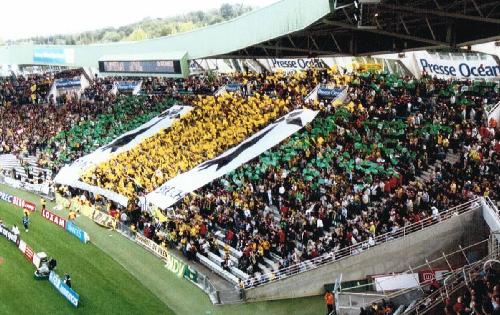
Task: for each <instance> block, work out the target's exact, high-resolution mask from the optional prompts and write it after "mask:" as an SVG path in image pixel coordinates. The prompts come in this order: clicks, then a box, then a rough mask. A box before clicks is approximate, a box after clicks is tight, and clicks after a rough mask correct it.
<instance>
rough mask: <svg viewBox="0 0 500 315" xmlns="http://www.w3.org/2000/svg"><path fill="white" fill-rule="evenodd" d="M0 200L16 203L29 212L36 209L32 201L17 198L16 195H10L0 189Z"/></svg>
mask: <svg viewBox="0 0 500 315" xmlns="http://www.w3.org/2000/svg"><path fill="white" fill-rule="evenodd" d="M0 200H3V201H6V202H8V203H11V204H13V205H16V206H18V207H20V208H23V209H26V210H28V211H30V212H35V211H36V205H35V204H34V203H32V202H29V201H26V200H23V199H21V198H18V197H16V196H12V195H11V194H8V193H6V192H3V191H0Z"/></svg>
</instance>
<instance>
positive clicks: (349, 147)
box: [0, 70, 500, 285]
mask: <svg viewBox="0 0 500 315" xmlns="http://www.w3.org/2000/svg"><path fill="white" fill-rule="evenodd" d="M32 80H33V79H32ZM28 81H29V79H26V82H28ZM332 81H334V82H335V83H336V84H337V85H348V92H347V99H346V101H345V102H343V103H342V104H340V103H338V102H337V103H333V102H330V101H329V100H320V101H317V102H305V101H304V97H305V96H306V95H307V94H308V93H309V92H310V91H312V89H313V88H314V87H315V86H316V85H317V84H318V83H320V82H323V83H326V82H332ZM112 83H113V82H112V80H110V79H98V80H96V81H94V82H92V83H91V86H90V88H89V89H87V90H86V91H85V92H84V93H83V96H82V98H81V99H80V100H78V101H74V102H73V101H72V102H69V103H66V104H64V105H61V106H57V105H54V104H50V103H49V104H43V105H38V98H37V97H35V99H36V100H37V101H36V102H35V103H36V105H35V104H33V101H32V100H33V99H31V102H30V101H29V100H30V98H29V97H28V98H27V99H23V98H22V97H21V98H19V97H17V98H16V100H15V101H12V98H11V99H10V100H9V101H8V102H6V103H5V104H6V106H3V107H2V108H0V111H1V115H2V120H1V123H2V126H1V127H2V131H1V134H0V140H1V145H2V148H1V150H2V152H13V153H21V152H28V153H29V154H35V153H37V152H38V153H39V152H41V151H42V149H43V148H45V150H43V152H44V153H43V154H42V155H41V161H42V163H45V165H51V166H53V167H58V166H60V165H62V164H63V163H69V162H71V161H73V160H75V159H76V158H78V157H80V156H82V155H83V154H86V153H89V152H91V151H92V150H93V149H95V148H97V147H98V146H100V145H102V144H105V143H107V142H109V141H110V140H111V139H112V138H113V137H115V136H117V135H119V134H121V133H123V132H126V131H128V130H130V129H132V128H135V127H134V126H138V125H139V124H140V123H142V122H144V121H146V120H147V119H150V118H151V115H155V114H156V113H158V112H161V110H162V109H164V108H166V107H167V106H169V105H170V104H171V103H168V104H167V103H163V102H162V101H163V99H164V97H165V96H169V97H174V98H176V99H177V100H179V101H180V102H183V103H185V104H189V105H193V106H194V109H193V111H192V112H191V113H189V114H187V115H186V116H185V117H184V118H183V119H182V120H180V121H179V122H178V123H177V124H175V125H174V126H173V127H172V128H170V129H169V130H166V131H162V132H161V133H159V134H157V135H155V136H153V137H151V138H149V139H147V141H145V142H143V143H141V144H140V145H139V146H138V147H136V148H134V149H132V150H130V151H128V152H125V153H122V154H120V155H117V156H115V157H114V158H113V159H112V160H110V161H108V162H106V163H104V164H101V165H99V166H98V167H97V168H96V169H92V170H90V171H89V172H88V173H87V174H85V176H84V177H83V179H84V180H85V181H86V182H88V183H90V184H93V185H96V186H99V187H103V188H107V189H110V190H114V191H116V192H119V193H121V194H123V195H125V196H127V197H129V198H130V200H132V201H135V200H136V197H137V193H138V189H137V187H136V186H137V185H140V187H141V188H142V189H140V191H142V192H150V191H152V190H154V189H155V188H156V187H158V186H159V185H161V184H162V183H164V182H165V181H167V180H168V179H170V178H172V177H174V176H175V175H177V174H178V173H179V172H184V171H186V170H188V169H190V168H192V167H194V166H196V165H198V164H199V163H200V162H203V161H205V160H207V159H211V158H214V157H215V156H217V155H218V154H220V153H222V152H224V151H225V150H227V149H229V148H230V147H231V146H233V145H234V144H236V143H239V142H241V141H242V140H244V139H245V138H247V137H249V136H251V135H252V134H254V133H255V132H256V131H258V130H260V129H262V128H264V127H265V126H266V125H267V124H269V123H271V122H272V121H274V120H275V119H277V118H279V117H281V116H282V115H283V114H285V113H287V112H289V111H291V110H293V109H296V108H301V107H308V108H313V109H317V110H319V111H320V112H319V114H318V116H317V118H316V119H315V120H314V121H313V122H312V123H311V124H310V125H308V126H306V127H305V128H304V129H303V130H301V131H300V132H298V133H297V134H296V135H294V136H292V137H291V138H289V139H287V140H286V141H284V142H283V143H282V144H280V145H278V146H277V147H275V148H273V149H271V150H269V151H268V152H266V153H265V154H263V155H261V156H260V157H258V158H256V159H254V160H253V161H251V162H250V163H247V164H246V165H243V166H242V167H240V168H239V169H237V170H235V171H234V172H232V173H230V174H227V175H226V176H224V177H222V178H220V179H218V180H216V181H214V182H212V183H210V184H208V185H206V186H205V187H203V188H202V189H200V190H198V191H196V192H195V193H194V194H191V195H188V196H187V197H185V198H184V199H183V200H182V201H180V202H179V203H178V204H176V205H175V206H174V207H172V209H168V210H167V212H165V213H162V212H159V210H156V211H153V214H156V216H154V215H151V214H150V213H148V212H141V209H140V208H138V206H137V205H135V204H134V203H133V202H132V203H131V204H130V205H129V207H128V209H127V210H125V209H123V211H122V213H119V212H117V211H116V207H115V206H114V205H111V206H110V211H113V214H114V215H116V216H117V217H118V219H119V220H121V221H123V222H124V223H127V224H130V225H131V226H132V227H133V228H134V229H135V230H138V231H140V232H141V233H144V235H146V236H147V237H148V238H151V239H153V240H155V241H156V242H158V243H163V244H165V245H169V246H171V247H180V248H181V250H182V252H183V253H184V254H185V255H186V256H187V257H188V258H189V259H195V258H196V253H198V252H199V253H201V254H204V255H206V254H207V253H208V252H209V251H211V252H213V253H215V254H217V255H219V251H218V245H217V238H216V237H215V236H214V234H215V233H216V232H222V233H224V237H223V238H224V242H225V244H226V245H225V247H224V251H225V253H226V254H225V257H223V263H222V267H223V268H225V269H226V270H231V269H230V267H231V264H232V262H231V259H230V258H229V251H230V249H229V247H233V248H234V249H236V250H238V251H241V252H242V253H243V255H242V257H241V258H239V260H238V262H237V266H236V267H237V268H239V269H240V270H242V271H244V272H245V273H247V274H249V275H259V274H261V273H262V272H264V271H263V270H262V269H261V267H260V266H261V265H262V264H263V262H264V259H270V260H276V261H277V268H282V267H288V266H294V265H300V264H301V263H302V262H303V261H306V260H309V259H312V258H316V257H326V256H328V257H334V256H335V253H337V252H338V251H339V250H341V249H343V248H346V247H349V246H356V245H358V244H363V245H362V246H363V247H361V248H360V249H363V248H366V247H369V246H374V245H376V241H375V237H376V236H379V235H382V234H385V233H395V232H397V231H398V230H400V229H401V228H403V227H405V226H408V225H409V224H412V223H416V222H421V221H423V220H438V219H439V212H440V211H443V210H446V209H448V208H450V207H453V206H454V205H457V204H460V203H463V202H464V201H467V200H470V199H471V198H473V197H474V196H488V197H491V198H492V199H496V198H498V192H499V191H500V187H499V183H500V181H499V173H500V172H499V169H498V167H499V165H500V164H499V153H500V133H499V132H498V127H497V125H496V122H495V121H488V120H487V119H486V117H485V113H484V106H485V105H486V104H491V103H497V102H498V101H499V95H498V93H497V92H496V89H495V86H494V85H492V84H486V83H484V82H483V83H479V84H478V83H475V82H470V81H449V80H440V79H437V78H432V77H429V76H423V78H422V79H419V80H416V79H412V78H409V77H397V76H395V75H390V74H387V73H382V74H369V73H367V74H361V75H357V74H349V75H334V74H333V73H331V72H329V71H316V70H310V71H308V72H304V73H296V74H294V75H291V76H286V75H283V74H252V73H249V74H234V75H228V76H218V77H215V78H210V77H209V76H198V77H190V78H188V79H186V80H171V79H160V78H147V79H144V81H143V93H144V94H147V95H148V96H143V97H144V99H141V100H140V101H139V102H138V103H137V102H135V101H134V100H133V99H128V100H126V99H123V98H116V97H115V96H113V95H112V94H110V93H109V91H110V89H109V87H110V85H112ZM227 83H237V84H238V85H239V86H240V90H239V92H236V93H231V94H223V95H220V96H217V97H215V96H212V94H213V93H215V91H216V90H217V89H218V88H219V87H220V86H222V85H224V84H227ZM30 84H31V86H32V84H33V81H32V82H31V83H27V84H25V86H26V87H27V86H30ZM11 85H12V80H11V81H9V83H7V84H6V83H4V84H3V86H8V88H7V89H8V90H9V91H11V90H12V88H10V86H11ZM31 86H30V88H29V90H30V91H31ZM37 88H38V85H37ZM7 89H5V88H4V90H3V91H7ZM35 90H36V89H35ZM21 94H22V93H21ZM0 95H2V96H3V98H4V99H7V97H6V96H9V95H12V93H11V92H2V93H0ZM23 95H24V94H23ZM30 97H31V96H30ZM26 100H27V101H28V102H27V103H26ZM120 102H121V103H120ZM42 103H43V102H42ZM158 104H164V105H158ZM14 105H15V106H14ZM148 115H149V116H148ZM135 117H142V118H143V119H142V118H141V119H142V120H133V119H134V118H135ZM132 121H133V123H130V124H128V123H129V122H132ZM122 126H126V127H122ZM179 152H182V154H179ZM449 154H455V155H456V156H457V157H458V159H457V161H456V162H454V164H450V162H448V160H447V159H446V157H447V156H448V155H449ZM436 161H441V163H439V166H436V167H435V168H434V169H432V171H431V172H430V173H429V175H428V178H427V180H422V179H421V178H422V177H421V175H422V174H423V172H424V171H426V170H427V169H428V168H429V166H431V165H437V164H436ZM79 194H80V193H79ZM86 199H87V200H92V199H93V198H92V197H91V196H87V197H86ZM248 284H249V285H251V283H250V282H249V283H248Z"/></svg>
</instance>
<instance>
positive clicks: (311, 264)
mask: <svg viewBox="0 0 500 315" xmlns="http://www.w3.org/2000/svg"><path fill="white" fill-rule="evenodd" d="M481 202H484V198H483V197H478V198H475V199H473V200H470V201H468V202H466V203H463V204H461V205H458V206H456V207H453V208H451V209H449V210H447V211H443V212H441V213H440V214H439V217H428V218H425V219H424V220H421V221H419V222H415V223H413V224H409V225H407V226H404V227H401V228H399V229H398V230H397V231H394V232H388V233H385V234H382V235H379V236H376V237H374V238H373V240H374V241H375V245H373V246H370V245H369V244H368V241H365V242H362V243H358V244H356V245H351V246H349V247H344V248H341V249H340V250H338V251H335V252H330V253H326V254H323V255H322V256H319V257H316V258H313V259H310V260H307V261H303V262H300V263H298V264H294V265H291V266H289V267H285V268H282V269H280V270H278V271H275V272H271V273H266V274H262V275H261V276H259V277H253V278H250V279H248V280H245V281H244V282H243V285H244V288H245V289H250V288H254V287H258V286H261V285H264V284H267V283H271V282H276V281H279V280H281V279H285V278H288V277H291V276H294V275H297V274H301V273H304V272H307V271H309V270H313V269H316V268H318V267H320V266H323V265H326V264H331V263H334V262H336V261H339V260H341V259H345V258H348V257H350V256H354V255H357V254H359V253H361V252H362V251H364V250H368V249H369V248H371V247H375V246H377V245H380V244H383V243H387V242H390V241H392V240H395V239H397V238H401V237H404V236H406V235H408V234H411V233H413V232H417V231H421V230H423V229H425V228H427V227H430V226H433V225H435V224H437V223H440V222H442V221H445V220H448V219H450V218H452V217H453V216H457V215H460V214H463V213H466V212H468V211H471V210H475V209H477V208H478V207H480V205H481Z"/></svg>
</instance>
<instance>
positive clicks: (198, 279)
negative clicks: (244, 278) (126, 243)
mask: <svg viewBox="0 0 500 315" xmlns="http://www.w3.org/2000/svg"><path fill="white" fill-rule="evenodd" d="M117 230H118V231H119V232H120V233H122V234H124V236H126V237H128V238H130V239H131V240H133V241H135V242H136V243H137V244H139V245H141V246H142V247H144V248H145V249H147V250H148V251H150V252H152V253H153V254H155V255H156V256H158V257H159V258H161V259H162V260H163V261H164V262H165V268H166V269H168V270H170V271H171V272H172V273H174V274H175V275H177V276H178V277H179V278H185V279H186V280H188V281H190V282H191V283H193V284H194V285H196V286H197V287H198V288H200V289H201V290H203V291H204V292H205V293H207V294H208V296H209V298H210V300H211V301H212V303H213V304H220V303H221V296H220V292H219V291H217V289H216V288H215V286H214V285H213V284H212V283H211V282H210V281H209V279H208V277H206V276H205V275H204V274H202V273H200V272H198V271H197V270H196V269H194V268H192V267H191V266H188V265H187V264H186V263H184V262H183V261H182V260H181V259H179V258H178V257H177V256H175V255H174V254H172V253H171V252H170V251H169V250H167V249H166V248H164V247H162V246H161V245H158V244H156V243H155V242H153V241H152V240H150V239H149V238H147V237H145V236H144V235H141V234H139V233H134V232H133V231H131V230H130V229H129V228H128V227H127V226H125V225H124V224H120V225H119V227H118V229H117ZM130 235H133V237H130Z"/></svg>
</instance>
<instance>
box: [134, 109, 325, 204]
mask: <svg viewBox="0 0 500 315" xmlns="http://www.w3.org/2000/svg"><path fill="white" fill-rule="evenodd" d="M317 114H318V112H316V111H312V110H310V109H297V110H294V111H293V112H291V113H289V114H287V115H285V116H283V117H281V118H280V119H278V120H277V121H276V122H274V123H272V124H270V125H268V126H267V127H266V128H264V129H262V130H261V131H259V132H257V133H256V134H254V135H253V136H251V137H249V138H247V139H246V140H244V141H243V142H241V143H240V144H238V145H236V146H234V147H233V148H231V149H229V150H228V151H226V152H224V153H223V154H221V155H219V156H218V157H216V158H214V159H212V160H208V161H206V162H203V163H201V164H199V165H198V166H196V167H195V168H193V169H191V170H189V171H187V172H185V173H182V174H180V175H177V176H176V177H174V178H172V179H170V180H169V181H167V182H166V183H164V184H163V185H162V186H160V187H158V188H157V189H156V190H154V191H153V192H151V193H149V194H148V195H146V198H144V197H142V198H140V199H141V202H142V203H143V204H144V203H145V204H149V203H150V202H151V203H153V204H155V205H156V206H158V207H160V208H162V209H165V208H168V207H170V206H171V205H173V204H174V203H176V202H177V201H179V200H180V199H182V198H183V197H184V196H185V195H187V194H189V193H190V192H193V191H195V190H196V189H198V188H200V187H202V186H204V185H206V184H208V183H210V182H212V181H213V180H215V179H217V178H219V177H221V176H223V175H225V174H227V173H229V172H231V171H233V170H235V169H236V168H238V167H239V166H240V165H242V164H244V163H247V162H248V161H250V160H251V159H253V158H255V157H257V156H259V155H260V154H262V153H263V152H265V151H267V150H269V149H270V148H272V147H274V146H275V145H277V144H279V143H280V142H281V141H283V140H285V139H286V138H288V137H290V136H291V135H293V134H294V133H295V132H297V131H299V130H300V129H302V128H303V127H304V126H305V125H307V124H308V123H310V122H311V121H312V120H313V119H314V118H315V117H316V115H317Z"/></svg>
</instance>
